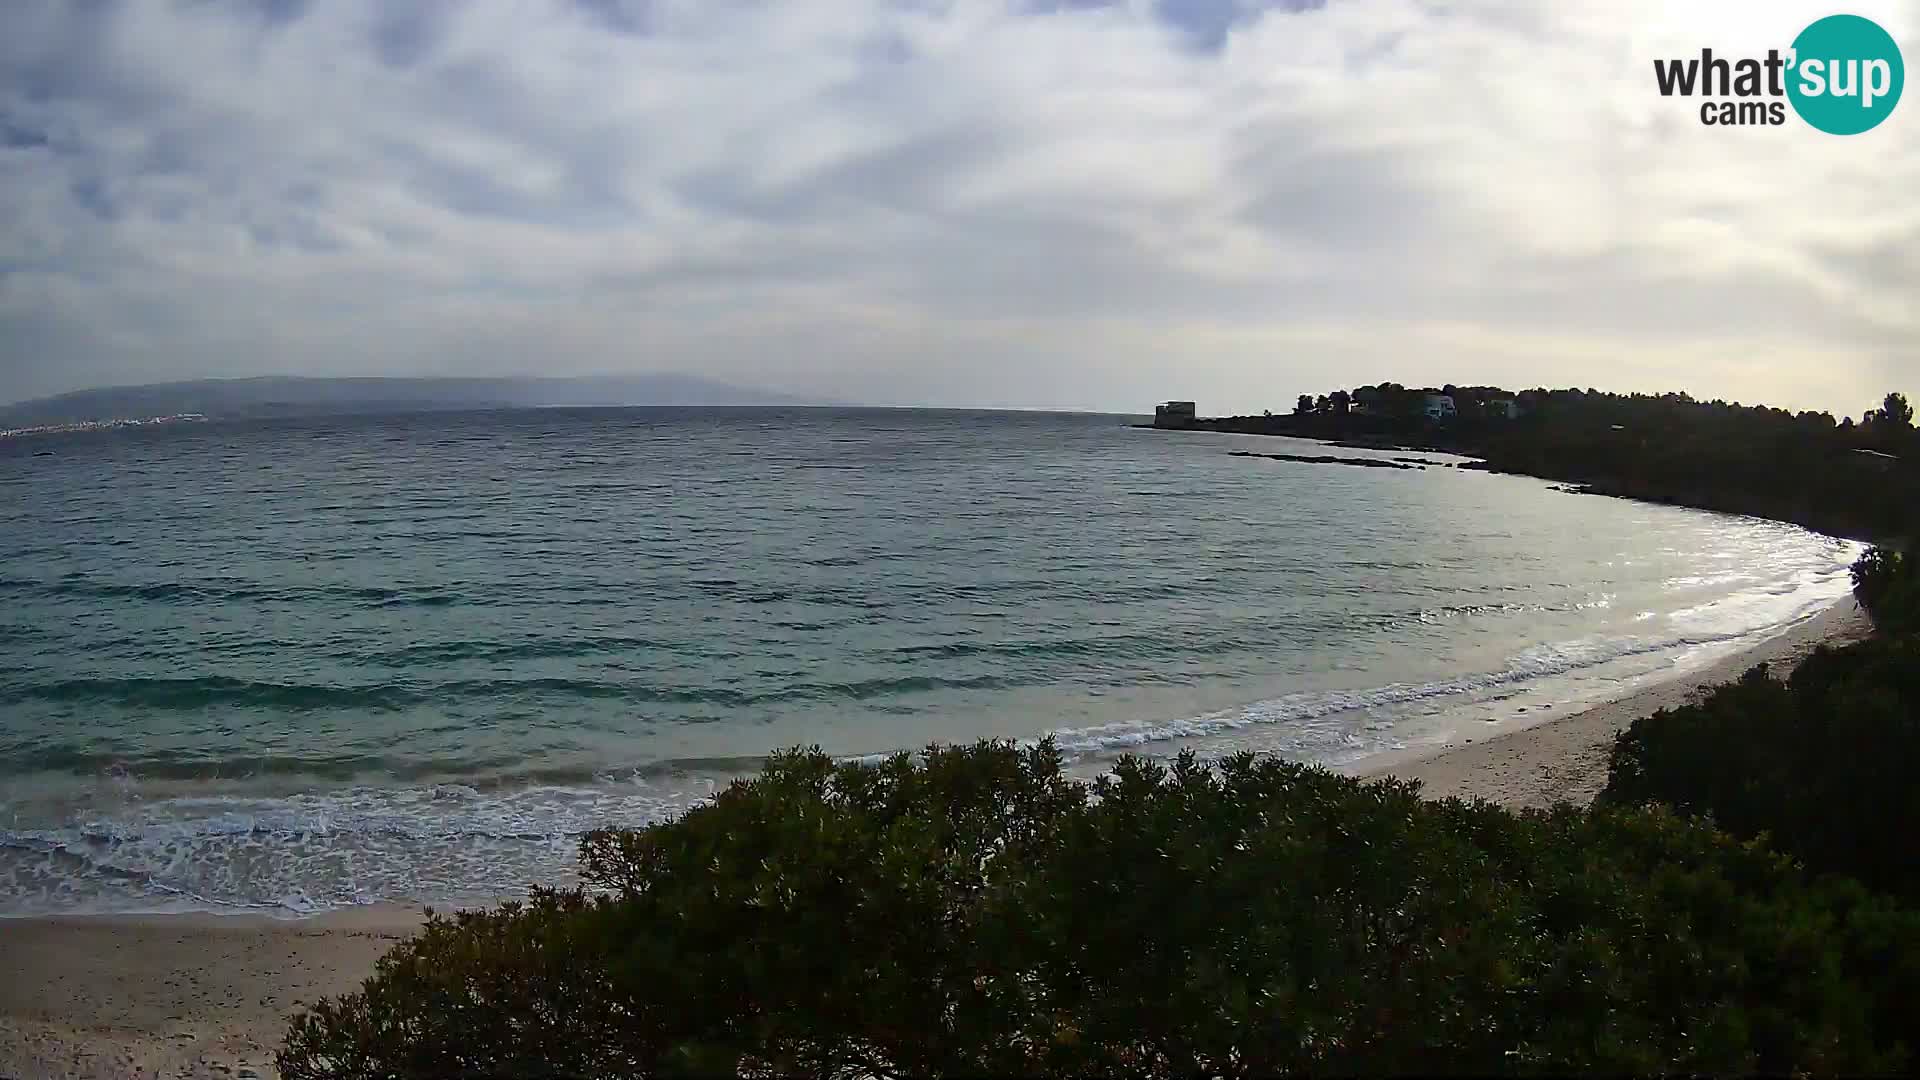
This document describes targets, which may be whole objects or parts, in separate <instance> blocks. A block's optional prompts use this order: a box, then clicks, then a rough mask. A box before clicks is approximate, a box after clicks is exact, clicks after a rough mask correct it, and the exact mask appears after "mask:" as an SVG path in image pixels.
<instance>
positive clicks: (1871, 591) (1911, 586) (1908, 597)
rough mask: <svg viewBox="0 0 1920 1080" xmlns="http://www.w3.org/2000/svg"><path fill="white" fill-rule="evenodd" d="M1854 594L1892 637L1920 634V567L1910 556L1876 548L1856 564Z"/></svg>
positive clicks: (1875, 621) (1875, 623) (1880, 626)
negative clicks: (1895, 635)
mask: <svg viewBox="0 0 1920 1080" xmlns="http://www.w3.org/2000/svg"><path fill="white" fill-rule="evenodd" d="M1853 592H1854V595H1855V596H1858V597H1859V598H1860V604H1861V606H1862V607H1864V608H1866V609H1867V612H1868V613H1869V614H1871V615H1872V616H1873V621H1874V625H1875V626H1877V627H1879V628H1880V629H1881V630H1882V631H1883V632H1885V633H1889V634H1911V633H1915V632H1920V564H1917V563H1916V561H1915V560H1914V558H1913V556H1912V555H1911V554H1910V553H1905V552H1901V551H1897V550H1893V549H1891V548H1874V549H1872V550H1870V551H1868V552H1867V553H1866V554H1865V555H1862V556H1861V557H1860V561H1858V562H1856V563H1854V564H1853Z"/></svg>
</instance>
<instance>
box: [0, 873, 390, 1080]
mask: <svg viewBox="0 0 1920 1080" xmlns="http://www.w3.org/2000/svg"><path fill="white" fill-rule="evenodd" d="M421 921H422V920H421V916H420V914H419V913H418V912H416V911H413V910H409V909H406V908H399V907H372V908H365V909H360V910H354V911H346V912H340V913H335V914H330V915H324V916H320V917H318V918H313V919H305V920H301V921H298V922H289V921H280V920H273V919H267V918H261V917H257V916H238V915H154V916H124V917H123V916H76V917H69V918H46V919H6V920H0V972H5V973H6V977H5V978H0V1077H6V1078H7V1080H55V1078H63V1080H64V1078H87V1080H92V1078H94V1077H100V1078H103V1080H105V1078H112V1080H128V1078H133V1077H139V1078H143V1080H145V1078H161V1077H164V1078H166V1080H174V1078H194V1080H198V1078H201V1077H218V1078H222V1080H239V1078H242V1077H262V1078H264V1077H274V1076H278V1075H279V1072H278V1070H276V1069H275V1068H274V1067H273V1052H274V1050H275V1049H276V1048H277V1047H278V1046H279V1045H280V1038H281V1036H282V1035H283V1034H285V1032H286V1025H287V1015H288V1014H289V1013H290V1012H292V1011H293V1009H294V1007H295V1006H296V1005H298V1004H300V1003H301V1002H307V1001H314V1000H317V999H318V998H321V997H325V996H328V995H333V994H340V993H344V992H346V991H349V990H353V989H356V988H357V987H358V986H359V985H360V982H361V980H363V979H365V978H366V977H367V976H368V975H370V974H372V972H373V962H374V960H375V959H376V958H378V957H379V956H380V954H381V953H384V952H386V951H387V950H388V949H389V948H391V947H392V946H393V944H394V943H395V942H397V941H399V940H400V939H402V938H403V937H406V936H407V935H409V934H411V933H412V932H413V930H414V928H415V927H417V926H418V925H419V924H420V922H421Z"/></svg>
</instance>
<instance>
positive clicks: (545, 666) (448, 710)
mask: <svg viewBox="0 0 1920 1080" xmlns="http://www.w3.org/2000/svg"><path fill="white" fill-rule="evenodd" d="M1235 449H1253V450H1256V451H1259V452H1306V453H1336V454H1347V455H1352V456H1365V452H1362V451H1344V450H1335V451H1329V450H1327V449H1326V448H1324V447H1318V446H1313V447H1311V448H1309V446H1308V445H1307V444H1300V443H1294V442H1291V441H1289V440H1281V439H1259V438H1252V437H1234V436H1218V435H1209V434H1199V433H1165V432H1151V431H1141V430H1135V429H1131V428H1129V427H1127V426H1126V421H1125V420H1124V419H1123V418H1119V417H1110V416H1080V415H1056V414H1016V413H970V412H938V411H910V410H810V409H802V410H761V409H713V410H692V411H685V410H667V409H607V410H534V411H516V412H498V413H461V414H424V415H407V416H387V417H357V418H340V419H326V420H280V421H266V422H262V421H254V422H246V423H209V424H195V425H176V426H168V427H154V428H142V429H121V430H114V431H98V432H87V433H76V434H71V435H62V436H34V437H25V438H16V439H8V440H0V914H23V913H31V912H43V911H71V910H168V909H173V908H180V907H188V908H205V907H215V908H228V907H244V908H258V909H261V910H268V911H276V912H305V911H311V910H316V909H321V908H327V907H333V906H339V905H342V904H349V903H358V902H370V901H376V900H445V899H452V898H458V897H462V896H472V895H479V894H483V893H486V892H489V891H493V890H503V891H511V890H513V889H516V888H519V887H522V886H524V885H525V884H526V883H527V882H529V881H552V880H564V879H565V877H566V875H567V873H568V872H569V866H570V862H571V855H572V851H573V845H574V838H575V837H577V835H578V834H579V833H580V832H581V831H583V830H584V829H586V828H589V827H591V826H593V825H597V824H602V823H607V822H642V821H647V820H653V819H655V818H657V817H659V816H661V815H663V814H670V813H672V812H674V811H675V810H676V809H678V808H680V807H684V806H685V805H687V804H688V803H689V802H691V801H693V800H696V799H698V798H700V797H702V796H704V795H705V794H707V793H709V792H711V791H712V790H713V789H714V787H715V785H717V784H724V783H725V782H726V780H727V779H728V778H730V777H732V776H735V775H738V774H740V773H741V772H743V771H751V770H752V769H753V768H754V767H755V763H756V761H757V759H758V758H759V757H760V756H761V755H764V754H766V753H768V752H769V751H771V750H774V749H777V748H780V747H785V746H791V745H796V744H818V745H820V746H822V747H824V748H825V749H827V750H828V751H829V752H831V753H834V754H838V755H845V756H849V757H859V756H864V755H872V754H881V753H886V752H889V751H892V750H896V749H901V748H912V747H917V746H920V745H923V744H925V743H927V742H929V741H934V740H939V741H948V742H954V741H968V740H972V739H975V738H979V737H982V736H995V737H1007V738H1019V739H1025V738H1035V737H1039V736H1042V735H1046V734H1052V735H1054V737H1055V738H1056V739H1057V740H1058V741H1059V743H1060V745H1061V746H1062V747H1063V748H1065V749H1066V750H1067V751H1069V753H1070V754H1071V755H1073V758H1074V761H1075V763H1076V767H1078V768H1081V769H1085V770H1097V769H1099V768H1102V767H1104V765H1105V763H1108V762H1110V761H1111V759H1112V756H1113V755H1114V754H1116V753H1119V752H1123V751H1132V752H1139V753H1150V754H1170V753H1173V752H1176V751H1178V750H1180V749H1182V748H1193V749H1196V750H1198V751H1200V752H1202V753H1206V754H1213V753H1220V752H1225V751H1231V750H1235V749H1241V748H1254V749H1261V750H1270V751H1274V752H1279V753H1284V754H1288V755H1291V756H1294V757H1298V758H1304V759H1309V760H1317V761H1324V762H1329V763H1347V762H1352V761H1355V760H1358V759H1360V758H1362V757H1364V756H1366V755H1368V754H1373V753H1379V752H1383V751H1388V750H1394V749H1400V748H1405V747H1409V746H1419V745H1423V744H1428V743H1432V742H1435V741H1438V740H1441V739H1444V738H1447V737H1448V736H1449V735H1451V734H1453V733H1456V732H1460V731H1467V730H1471V732H1472V733H1473V734H1474V735H1475V736H1476V737H1479V736H1482V735H1483V734H1486V733H1491V732H1494V731H1498V730H1501V729H1503V728H1511V727H1515V726H1519V725H1523V724H1525V723H1527V722H1529V721H1530V720H1533V719H1537V718H1541V717H1545V716H1551V715H1553V714H1554V712H1555V711H1556V710H1559V711H1565V710H1567V709H1569V708H1572V707H1574V706H1576V705H1578V704H1581V703H1583V702H1586V701H1590V700H1595V699H1597V698H1600V697H1605V696H1612V695H1614V694H1617V693H1619V692H1622V691H1623V690H1624V689H1626V688H1628V687H1630V686H1631V685H1632V684H1633V683H1635V682H1636V681H1639V680H1644V679H1648V678H1653V677H1657V676H1660V675H1664V674H1669V673H1672V672H1674V671H1676V670H1679V669H1680V668H1682V667H1685V666H1687V665H1689V664H1698V663H1701V662H1704V661H1706V660H1708V659H1711V658H1712V657H1714V656H1716V655H1719V654H1721V653H1724V652H1727V651H1731V650H1732V649H1735V648H1738V647H1740V646H1742V645H1744V644H1746V643H1749V642H1751V641H1752V640H1755V639H1756V638H1757V637H1758V636H1760V635H1762V634H1764V633H1766V632H1768V631H1770V630H1772V629H1775V628H1777V627H1779V626H1780V625H1781V624H1783V623H1786V622H1789V621H1791V620H1794V619H1797V618H1801V617H1805V616H1806V615H1809V614H1811V613H1813V612H1814V611H1816V610H1818V609H1819V608H1820V607H1821V606H1823V605H1824V604H1826V603H1828V602H1830V601H1831V600H1832V599H1833V598H1835V597H1837V596H1839V595H1840V594H1842V593H1843V592H1844V591H1845V589H1846V573H1845V570H1846V565H1847V563H1848V562H1849V561H1850V560H1851V558H1852V557H1853V555H1854V553H1855V551H1856V547H1855V545H1852V544H1848V543H1845V542H1841V541H1835V540H1831V539H1828V538H1825V537H1820V536H1816V535H1813V534H1810V533H1807V532H1805V531H1802V530H1799V529H1796V528H1792V527H1788V526H1783V525H1778V524H1772V523H1767V522H1760V521H1755V520H1750V519H1740V518H1730V517H1725V516H1717V515H1710V514H1705V513H1699V512H1694V511H1688V510H1680V509H1673V508H1666V507H1655V506H1647V505H1642V504H1636V503H1630V502H1623V501H1618V500H1612V499H1602V498H1595V497H1588V496H1579V495H1572V494H1566V493H1563V492H1560V491H1557V490H1554V489H1553V487H1552V486H1551V485H1548V484H1546V483H1543V482H1540V481H1536V480H1532V479H1527V478H1522V477H1508V476H1494V475H1488V474H1483V473H1478V472H1471V471H1460V470H1456V469H1452V468H1446V467H1441V465H1442V464H1444V463H1445V462H1448V461H1450V460H1453V459H1448V458H1445V457H1441V456H1438V455H1433V456H1430V460H1432V461H1434V462H1435V463H1436V466H1435V467H1432V468H1428V469H1426V470H1425V471H1414V472H1398V471H1387V470H1375V469H1357V468H1346V467H1339V466H1327V465H1309V464H1294V463H1285V462H1275V461H1268V460H1262V459H1250V458H1236V457H1232V456H1229V451H1231V450H1235ZM44 451H51V452H52V453H51V454H50V455H48V456H37V455H39V454H40V453H41V452H44ZM1377 456H1384V455H1377ZM1402 456H1404V455H1402Z"/></svg>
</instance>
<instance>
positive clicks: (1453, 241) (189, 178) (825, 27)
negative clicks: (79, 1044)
mask: <svg viewBox="0 0 1920 1080" xmlns="http://www.w3.org/2000/svg"><path fill="white" fill-rule="evenodd" d="M1169 10H1176V11H1177V12H1178V13H1179V14H1178V17H1169V16H1168V14H1167V13H1166V11H1162V10H1160V9H1158V8H1156V7H1155V6H1154V5H1152V4H1148V3H1145V2H1138V0H1136V2H1129V3H1122V4H1117V5H1113V6H1107V7H1088V6H1085V5H1067V4H1059V5H1043V4H1038V3H1032V2H1021V3H1013V4H1008V5H988V4H984V3H960V2H957V0H954V2H938V0H922V2H905V0H899V2H893V3H880V4H854V3H837V2H836V3H829V2H826V0H822V2H820V3H807V4H762V3H732V2H721V0H699V2H692V0H545V2H532V0H515V2H509V0H483V2H475V3H446V4H439V3H432V4H418V5H396V4H390V3H385V2H384V0H313V2H310V3H305V4H301V3H297V2H295V0H253V2H252V3H250V4H245V5H242V4H238V3H233V4H229V3H218V4H215V3H195V2H172V0H167V2H161V0H153V2H144V0H143V2H133V0H124V2H122V3H118V4H84V5H82V4H69V3H65V2H62V0H13V2H11V3H9V4H7V5H5V6H4V8H0V196H4V197H3V198H0V400H4V399H11V398H17V397H25V396H30V395H33V394H37V393H45V392H54V391H59V390H63V389H70V388H73V387H75V386H79V385H86V384H98V383H106V382H128V381H150V380H158V379H165V378H174V377H188V376H206V375H224V374H249V373H257V372H269V371H271V372H288V371H300V372H308V373H367V372H391V373H416V372H439V373H445V372H510V371H511V372H520V371H582V372H584V371H611V370H645V369H673V370H687V371H702V372H706V373H709V374H713V375H717V376H720V377H725V378H732V379H736V380H740V381H744V382H750V383H757V384H761V385H767V386H772V387H777V388H781V389H787V390H798V391H802V392H807V391H812V392H817V393H821V394H825V395H830V396H833V397H837V398H842V399H861V400H878V401H891V402H935V403H942V404H1008V405H1016V404H1025V405H1056V406H1084V407H1096V408H1134V409H1137V408H1142V407H1144V406H1145V405H1146V404H1148V403H1150V401H1151V400H1153V399H1154V398H1156V397H1165V396H1183V397H1189V396H1190V397H1200V398H1202V399H1203V403H1204V404H1205V405H1207V406H1210V407H1213V408H1223V409H1224V408H1242V407H1244V408H1259V407H1274V408H1280V407H1282V406H1284V405H1285V403H1287V402H1289V401H1291V400H1292V396H1293V395H1294V394H1296V393H1298V392H1301V391H1319V390H1324V389H1326V388H1328V387H1331V386H1333V385H1337V384H1342V383H1346V384H1351V383H1355V382H1361V381H1374V380H1376V379H1380V378H1392V379H1396V380H1398V381H1402V382H1421V381H1443V380H1453V381H1458V382H1477V381H1483V380H1484V381H1498V382H1504V383H1508V384H1529V385H1531V384H1546V385H1567V384H1577V385H1583V386H1584V385H1597V386H1603V387H1608V388H1616V387H1617V388H1621V389H1646V390H1657V389H1665V388H1671V387H1684V388H1687V389H1690V390H1692V391H1694V392H1695V393H1696V394H1702V395H1705V396H1728V397H1738V398H1743V399H1746V400H1774V401H1778V402H1780V403H1783V404H1788V405H1794V406H1815V407H1829V408H1834V409H1836V410H1845V411H1849V412H1857V411H1859V409H1860V408H1862V407H1864V406H1865V404H1866V403H1867V402H1868V401H1870V400H1872V399H1874V398H1876V397H1877V396H1878V395H1879V394H1880V393H1881V392H1882V391H1884V390H1885V389H1887V388H1889V387H1891V386H1895V385H1900V384H1901V383H1902V381H1903V380H1904V381H1905V383H1907V384H1909V385H1908V386H1907V388H1908V389H1910V390H1920V386H1913V385H1910V384H1911V383H1912V382H1913V378H1914V376H1916V375H1920V303H1916V302H1915V301H1914V297H1915V296H1916V295H1920V198H1917V197H1916V196H1915V195H1914V194H1913V193H1914V192H1915V191H1920V111H1916V110H1920V102H1912V103H1906V104H1904V105H1903V106H1902V107H1901V109H1900V110H1899V111H1898V112H1896V113H1895V115H1894V116H1893V117H1892V119H1890V120H1889V121H1888V122H1887V123H1886V124H1884V125H1883V126H1882V127H1881V128H1880V129H1878V130H1876V131H1874V132H1872V133H1869V134H1867V135H1863V136H1858V137H1855V138H1851V139H1843V138H1835V137H1832V136H1826V135H1822V134H1820V133H1818V132H1815V131H1812V130H1810V129H1808V128H1806V127H1804V126H1802V125H1800V124H1799V123H1798V121H1797V120H1790V122H1789V124H1788V125H1787V126H1786V127H1782V128H1749V129H1716V128H1708V127H1703V126H1701V125H1700V124H1699V123H1698V121H1697V119H1696V113H1695V109H1694V107H1693V106H1690V105H1689V104H1688V103H1686V102H1685V101H1682V100H1678V99H1662V98H1660V97H1659V96H1658V94H1657V93H1656V92H1655V91H1654V88H1653V80H1652V61H1653V60H1654V58H1656V57H1668V56H1685V55H1688V54H1690V53H1691V54H1697V52H1698V50H1699V49H1700V48H1701V47H1702V46H1713V47H1714V48H1715V49H1716V51H1722V52H1737V51H1742V50H1744V51H1749V52H1763V51H1764V50H1765V48H1767V47H1768V46H1769V45H1779V46H1782V47H1784V45H1785V44H1786V43H1787V42H1788V41H1790V39H1791V37H1792V35H1793V33H1794V32H1795V31H1796V30H1797V29H1798V28H1799V27H1800V26H1802V25H1804V24H1805V23H1806V22H1808V21H1811V19H1812V18H1814V17H1817V16H1819V15H1821V14H1825V13H1826V12H1825V10H1824V9H1818V8H1816V7H1815V6H1814V5H1811V4H1796V3H1778V4H1773V5H1770V6H1758V5H1755V4H1751V3H1746V4H1734V3H1719V4H1715V3H1699V4H1688V5H1680V6H1673V5H1663V4H1657V3H1654V2H1651V0H1626V2H1620V3H1611V4H1607V5H1604V6H1603V5H1597V4H1596V5H1592V6H1589V7H1584V8H1583V7H1579V6H1577V5H1557V4H1556V5H1540V4H1533V3H1521V2H1518V0H1506V2H1498V0H1486V2H1481V3H1475V2H1468V0H1460V2H1457V3H1450V4H1449V3H1439V2H1437V0H1434V2H1411V0H1409V2H1397V0H1379V2H1361V0H1349V2H1341V0H1333V2H1331V3H1329V4H1327V5H1325V6H1322V7H1316V6H1313V5H1308V4H1292V5H1287V6H1276V7H1273V8H1270V9H1261V8H1259V7H1258V6H1257V5H1253V4H1248V3H1239V4H1225V3H1220V4H1211V5H1210V4H1207V3H1203V2H1198V0H1189V2H1187V3H1185V4H1179V5H1169ZM1861 13H1862V14H1866V15H1869V16H1870V17H1874V18H1876V19H1878V20H1880V21H1881V22H1882V24H1883V25H1885V26H1887V27H1888V28H1889V29H1890V30H1891V31H1892V32H1893V34H1894V35H1895V37H1896V38H1897V39H1899V40H1902V41H1906V42H1914V41H1920V0H1883V2H1880V3H1877V4H1869V5H1866V6H1863V7H1862V8H1861ZM1909 51H1910V52H1914V50H1913V49H1912V48H1911V47H1910V49H1909ZM1916 55H1920V53H1916Z"/></svg>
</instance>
